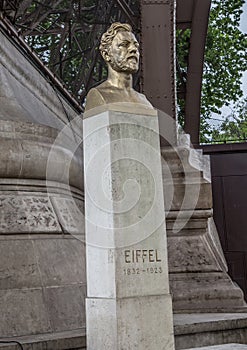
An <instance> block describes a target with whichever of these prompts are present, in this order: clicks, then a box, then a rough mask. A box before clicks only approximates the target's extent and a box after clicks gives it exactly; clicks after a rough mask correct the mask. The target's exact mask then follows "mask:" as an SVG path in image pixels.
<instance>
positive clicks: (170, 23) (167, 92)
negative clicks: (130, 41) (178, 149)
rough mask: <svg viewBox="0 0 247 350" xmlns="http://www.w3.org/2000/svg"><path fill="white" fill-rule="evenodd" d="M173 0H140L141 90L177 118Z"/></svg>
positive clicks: (157, 106) (155, 104)
mask: <svg viewBox="0 0 247 350" xmlns="http://www.w3.org/2000/svg"><path fill="white" fill-rule="evenodd" d="M174 11H175V2H174V0H159V1H157V0H141V50H142V73H141V77H142V90H143V92H144V93H145V95H146V96H147V97H148V99H149V100H150V101H151V103H152V104H153V105H154V106H155V107H156V108H158V109H160V110H162V111H163V112H166V113H167V114H169V115H170V116H171V117H172V118H174V119H175V118H176V111H175V67H174V62H175V35H174Z"/></svg>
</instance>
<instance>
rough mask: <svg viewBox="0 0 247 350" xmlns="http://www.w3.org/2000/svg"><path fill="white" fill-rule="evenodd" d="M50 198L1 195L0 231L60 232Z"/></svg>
mask: <svg viewBox="0 0 247 350" xmlns="http://www.w3.org/2000/svg"><path fill="white" fill-rule="evenodd" d="M60 232H61V228H60V226H59V223H58V221H57V218H56V215H55V213H54V211H53V208H52V205H51V202H50V200H49V198H46V197H41V196H39V197H34V196H25V195H19V196H16V195H15V196H7V195H4V196H0V233H4V234H8V233H9V234H13V233H60Z"/></svg>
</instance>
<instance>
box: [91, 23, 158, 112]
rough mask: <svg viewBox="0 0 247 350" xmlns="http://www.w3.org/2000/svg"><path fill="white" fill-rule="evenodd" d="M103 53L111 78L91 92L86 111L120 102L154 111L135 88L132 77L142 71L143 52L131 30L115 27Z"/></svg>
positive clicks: (105, 40) (102, 45)
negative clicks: (141, 56)
mask: <svg viewBox="0 0 247 350" xmlns="http://www.w3.org/2000/svg"><path fill="white" fill-rule="evenodd" d="M99 49H100V52H101V55H102V57H103V59H104V60H105V62H106V64H107V68H108V78H107V80H106V81H105V82H103V83H102V84H100V85H98V86H97V87H95V88H92V89H91V90H90V91H89V93H88V95H87V98H86V107H85V110H86V111H87V110H89V109H92V108H94V107H98V106H101V105H106V104H109V103H119V102H132V103H138V104H141V105H144V106H145V107H148V108H153V107H152V105H151V103H150V102H149V101H148V100H147V99H146V97H145V96H144V95H143V94H141V93H139V92H137V91H135V90H134V89H133V87H132V84H133V82H132V74H133V73H136V72H137V71H138V69H139V57H140V52H139V43H138V41H137V40H136V37H135V35H134V34H133V32H132V28H131V26H130V25H129V24H126V23H118V22H116V23H113V24H112V25H111V26H110V28H108V30H107V31H106V32H105V33H104V34H103V35H102V37H101V43H100V47H99Z"/></svg>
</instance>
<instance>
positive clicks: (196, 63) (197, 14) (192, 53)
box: [185, 0, 211, 145]
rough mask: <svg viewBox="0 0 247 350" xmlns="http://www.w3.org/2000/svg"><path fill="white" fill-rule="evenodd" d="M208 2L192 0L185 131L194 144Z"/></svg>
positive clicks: (197, 133) (198, 116) (196, 141)
mask: <svg viewBox="0 0 247 350" xmlns="http://www.w3.org/2000/svg"><path fill="white" fill-rule="evenodd" d="M210 4H211V0H194V6H193V17H192V24H191V37H190V49H189V58H188V69H187V80H186V96H185V132H186V133H188V134H190V138H191V142H192V143H193V144H194V145H198V144H199V134H200V108H201V88H202V74H203V61H204V50H205V42H206V36H207V27H208V18H209V11H210Z"/></svg>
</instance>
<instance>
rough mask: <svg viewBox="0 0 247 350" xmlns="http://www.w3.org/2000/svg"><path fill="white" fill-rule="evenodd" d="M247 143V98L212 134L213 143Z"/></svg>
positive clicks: (237, 105)
mask: <svg viewBox="0 0 247 350" xmlns="http://www.w3.org/2000/svg"><path fill="white" fill-rule="evenodd" d="M246 141H247V98H245V99H242V100H241V101H240V102H238V103H237V104H236V106H235V108H234V109H233V110H232V112H231V113H230V114H229V115H228V116H227V117H226V119H225V120H224V121H223V122H222V124H221V125H220V126H219V127H218V128H215V129H214V130H213V132H212V142H214V143H215V142H220V143H222V142H246Z"/></svg>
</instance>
